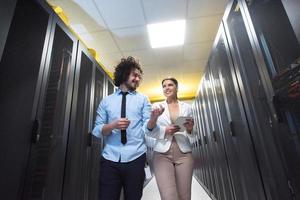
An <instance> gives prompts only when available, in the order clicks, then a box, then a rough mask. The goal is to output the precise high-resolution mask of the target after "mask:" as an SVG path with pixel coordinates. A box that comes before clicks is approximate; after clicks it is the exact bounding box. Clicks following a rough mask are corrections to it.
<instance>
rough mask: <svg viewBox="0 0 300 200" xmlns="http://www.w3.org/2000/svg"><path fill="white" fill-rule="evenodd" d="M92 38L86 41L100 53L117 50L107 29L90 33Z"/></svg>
mask: <svg viewBox="0 0 300 200" xmlns="http://www.w3.org/2000/svg"><path fill="white" fill-rule="evenodd" d="M90 35H91V37H92V38H93V40H91V41H89V42H86V44H87V45H88V47H89V48H93V49H96V50H97V52H98V53H99V54H100V55H101V54H106V53H116V52H119V49H118V47H117V45H116V44H115V42H114V40H113V38H112V36H111V35H110V33H109V32H108V31H100V32H94V33H90Z"/></svg>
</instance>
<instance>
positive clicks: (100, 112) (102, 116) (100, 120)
mask: <svg viewBox="0 0 300 200" xmlns="http://www.w3.org/2000/svg"><path fill="white" fill-rule="evenodd" d="M107 121H108V116H107V111H106V109H105V100H102V101H101V103H100V104H99V106H98V108H97V112H96V120H95V127H94V129H93V131H92V133H93V135H94V136H96V137H98V138H101V137H102V128H103V126H104V125H106V124H107Z"/></svg>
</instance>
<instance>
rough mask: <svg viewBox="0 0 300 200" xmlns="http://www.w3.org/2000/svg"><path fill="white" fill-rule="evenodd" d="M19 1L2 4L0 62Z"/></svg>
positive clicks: (6, 0)
mask: <svg viewBox="0 0 300 200" xmlns="http://www.w3.org/2000/svg"><path fill="white" fill-rule="evenodd" d="M16 2H17V0H5V1H1V2H0V30H1V32H0V60H1V57H2V53H3V49H4V45H5V42H6V38H7V34H8V31H9V27H10V24H11V21H12V18H13V16H14V11H15V6H16Z"/></svg>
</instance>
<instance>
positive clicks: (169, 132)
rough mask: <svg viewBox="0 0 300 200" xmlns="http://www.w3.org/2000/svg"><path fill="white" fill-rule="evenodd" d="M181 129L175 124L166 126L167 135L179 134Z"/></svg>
mask: <svg viewBox="0 0 300 200" xmlns="http://www.w3.org/2000/svg"><path fill="white" fill-rule="evenodd" d="M179 130H180V127H179V126H177V125H174V124H171V125H169V126H166V130H165V134H166V135H174V133H176V132H178V131H179Z"/></svg>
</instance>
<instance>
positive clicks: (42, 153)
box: [24, 17, 77, 199]
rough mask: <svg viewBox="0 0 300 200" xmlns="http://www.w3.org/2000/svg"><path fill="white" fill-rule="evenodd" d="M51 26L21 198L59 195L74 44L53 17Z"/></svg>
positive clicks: (72, 37)
mask: <svg viewBox="0 0 300 200" xmlns="http://www.w3.org/2000/svg"><path fill="white" fill-rule="evenodd" d="M51 26H52V27H51V33H50V34H51V35H50V40H49V44H48V45H49V46H48V47H49V50H48V52H47V57H46V62H45V71H44V74H43V84H42V88H41V91H42V92H41V94H40V98H39V105H38V111H37V114H36V118H35V119H36V122H37V126H38V127H37V131H36V135H34V137H35V138H36V143H35V144H34V145H33V146H32V151H31V163H30V166H29V174H30V175H29V177H28V179H27V184H26V185H27V187H28V190H27V191H26V193H25V194H24V197H25V198H37V199H59V198H61V195H62V186H63V178H64V169H65V156H66V149H67V141H68V133H69V120H70V109H71V100H72V88H73V79H74V70H75V59H76V47H77V40H76V38H75V37H74V36H73V35H72V34H71V33H70V32H69V30H68V29H67V28H66V27H65V26H64V24H63V23H62V22H61V21H60V19H58V18H57V17H55V18H54V20H53V23H52V25H51Z"/></svg>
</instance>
